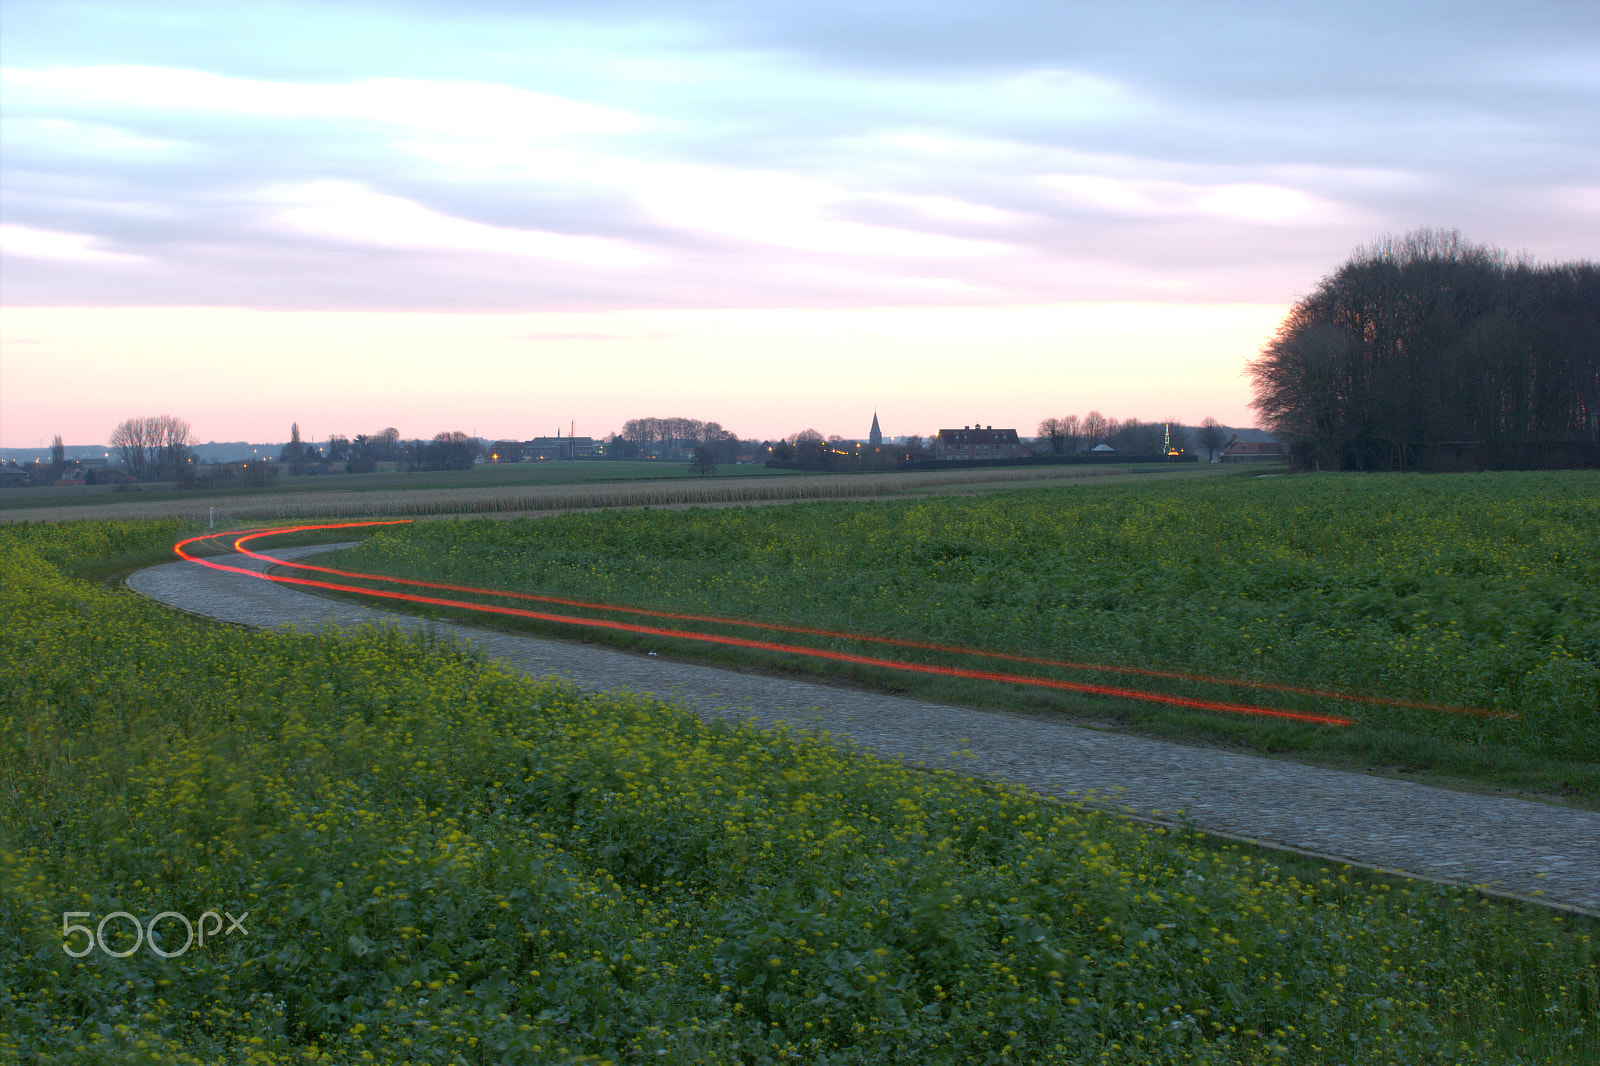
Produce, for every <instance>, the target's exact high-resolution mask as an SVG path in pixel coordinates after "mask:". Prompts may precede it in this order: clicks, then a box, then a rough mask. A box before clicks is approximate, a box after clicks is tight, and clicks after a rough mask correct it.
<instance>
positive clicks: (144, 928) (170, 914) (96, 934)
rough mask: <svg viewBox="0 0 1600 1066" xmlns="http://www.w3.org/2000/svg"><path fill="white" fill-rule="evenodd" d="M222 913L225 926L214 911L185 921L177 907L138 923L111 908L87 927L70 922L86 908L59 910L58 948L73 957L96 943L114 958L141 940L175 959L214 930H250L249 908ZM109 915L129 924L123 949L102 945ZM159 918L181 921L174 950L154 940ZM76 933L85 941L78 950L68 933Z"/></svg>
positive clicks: (124, 955)
mask: <svg viewBox="0 0 1600 1066" xmlns="http://www.w3.org/2000/svg"><path fill="white" fill-rule="evenodd" d="M222 914H227V915H228V927H227V928H226V929H224V928H223V927H222V915H220V914H218V913H217V912H216V911H206V912H205V913H204V914H202V915H200V920H199V921H198V922H191V921H189V919H188V918H186V917H184V916H183V915H181V914H179V913H178V912H177V911H162V912H161V913H160V914H158V915H156V916H155V917H154V918H151V919H150V921H148V922H146V923H144V924H140V922H139V919H137V918H135V917H134V916H133V915H131V914H129V913H128V912H127V911H112V912H111V913H110V914H108V915H106V916H105V917H104V918H101V919H100V924H99V925H97V926H95V927H94V928H93V929H90V928H89V927H88V926H87V925H74V924H73V922H72V920H73V919H74V918H88V917H91V915H90V914H89V912H88V911H62V912H61V937H62V943H61V950H62V951H65V952H66V953H67V954H68V955H71V956H72V957H73V958H75V959H81V958H83V957H84V956H85V955H87V954H89V953H90V952H91V951H93V950H94V949H95V948H96V947H98V948H99V949H100V950H101V951H103V952H105V953H106V954H107V955H110V956H111V957H112V958H114V959H125V958H127V957H128V956H129V955H132V954H133V953H134V952H135V951H138V950H139V946H140V945H141V944H145V945H148V946H149V948H150V950H151V951H153V952H154V953H155V954H157V955H160V956H161V957H162V958H163V959H175V958H177V957H178V956H179V955H182V954H183V953H184V952H186V951H188V950H189V947H190V946H191V945H193V944H196V943H198V944H199V946H200V947H205V945H206V937H207V936H210V937H212V938H215V937H216V936H217V934H218V933H221V934H223V935H224V936H226V935H228V934H229V933H232V932H234V931H235V930H237V931H239V932H240V933H243V934H244V935H245V936H249V935H250V930H248V929H246V928H245V927H244V920H245V919H246V918H248V917H250V912H249V911H245V912H244V913H243V914H241V915H239V917H237V918H235V917H234V916H233V915H231V914H228V912H227V911H223V912H222ZM113 918H122V919H126V920H127V921H128V922H129V923H130V924H132V926H133V946H132V947H130V948H127V949H126V950H123V951H113V950H112V949H111V948H110V947H108V946H106V923H107V922H109V921H111V920H112V919H113ZM207 919H210V920H211V921H212V922H214V923H216V924H214V925H213V926H212V927H211V928H210V929H209V930H207V929H206V920H207ZM163 920H168V925H169V927H170V926H171V925H172V923H174V922H181V923H182V924H183V930H184V941H183V947H181V948H179V949H178V950H176V951H167V950H166V949H165V948H163V947H162V946H161V945H160V944H158V943H157V941H158V940H160V939H162V938H160V937H157V935H156V925H157V924H158V923H160V922H161V921H163ZM197 930H198V933H199V936H198V938H197V937H196V935H195V934H196V932H197ZM112 931H113V932H115V931H116V927H113V930H112ZM76 933H82V934H83V935H84V939H85V943H84V945H83V948H82V949H81V950H76V951H75V950H73V947H72V937H73V935H74V934H76Z"/></svg>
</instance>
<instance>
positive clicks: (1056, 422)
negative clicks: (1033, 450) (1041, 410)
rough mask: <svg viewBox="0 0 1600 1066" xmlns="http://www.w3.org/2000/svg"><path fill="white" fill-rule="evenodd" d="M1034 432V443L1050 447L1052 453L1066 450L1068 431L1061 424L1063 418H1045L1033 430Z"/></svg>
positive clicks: (1061, 452) (1058, 453)
mask: <svg viewBox="0 0 1600 1066" xmlns="http://www.w3.org/2000/svg"><path fill="white" fill-rule="evenodd" d="M1033 434H1034V443H1035V444H1036V445H1039V446H1046V447H1048V448H1049V449H1050V453H1051V454H1052V455H1061V454H1064V453H1065V452H1066V450H1067V433H1066V427H1065V426H1063V425H1062V424H1061V419H1059V418H1047V419H1045V420H1044V421H1042V422H1040V423H1039V427H1038V428H1037V429H1035V430H1034V431H1033Z"/></svg>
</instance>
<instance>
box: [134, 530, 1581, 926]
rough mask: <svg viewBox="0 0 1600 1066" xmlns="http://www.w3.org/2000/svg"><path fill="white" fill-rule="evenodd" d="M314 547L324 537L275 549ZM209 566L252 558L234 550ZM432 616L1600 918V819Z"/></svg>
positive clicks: (757, 709) (148, 581) (582, 668)
mask: <svg viewBox="0 0 1600 1066" xmlns="http://www.w3.org/2000/svg"><path fill="white" fill-rule="evenodd" d="M320 550H326V549H325V548H309V549H288V550H285V551H281V552H273V553H271V554H273V555H277V556H279V557H290V556H294V555H299V554H308V553H310V552H314V551H320ZM218 561H225V562H228V563H229V564H230V565H248V566H254V565H255V564H254V563H253V561H251V560H248V559H246V558H245V557H243V556H235V557H229V558H227V559H219V560H218ZM128 585H129V586H130V587H131V588H133V589H135V590H136V591H138V592H140V593H142V594H144V595H146V596H149V597H151V598H152V599H155V600H159V601H162V602H164V603H168V604H171V605H172V606H175V607H178V608H180V609H182V610H185V611H188V612H190V613H193V614H199V615H205V616H208V617H211V618H216V619H220V620H223V621H228V622H235V623H239V624H243V625H249V626H257V627H276V626H284V625H290V626H297V627H302V628H316V627H321V626H325V625H329V624H332V625H335V626H341V627H352V626H359V625H367V624H373V623H383V624H390V625H394V626H398V627H402V628H406V629H412V628H415V627H418V626H427V625H429V623H426V622H420V621H419V620H417V619H414V618H409V617H406V616H404V615H396V614H392V613H390V612H387V611H381V610H377V609H374V608H367V607H360V606H354V605H350V604H342V603H336V602H333V601H330V600H325V599H322V598H320V597H315V596H310V595H307V594H305V593H302V592H298V591H295V590H294V589H292V588H289V587H287V586H284V585H279V584H274V583H272V582H270V581H265V580H262V579H259V578H253V577H246V576H243V575H240V574H232V573H227V572H222V571H216V570H212V569H209V568H206V567H202V566H197V565H195V564H193V563H172V564H168V565H165V566H158V567H153V568H151V569H148V570H142V571H140V572H138V573H136V574H134V575H133V576H132V577H130V578H129V579H128ZM433 628H435V629H437V631H438V632H439V633H440V634H441V635H445V634H449V635H451V636H454V637H456V638H458V639H461V640H464V641H469V642H471V643H472V644H474V645H476V646H478V647H479V648H481V649H482V650H483V652H484V653H485V654H486V655H488V656H490V657H491V658H495V659H499V660H501V661H503V662H505V663H507V664H509V665H512V666H515V667H516V668H518V669H520V670H522V671H523V672H525V673H527V674H530V675H532V676H535V677H545V676H548V675H551V674H555V675H557V676H560V677H561V678H563V679H566V680H569V681H572V682H576V683H578V684H581V685H584V686H586V687H590V688H596V689H629V690H632V691H634V692H639V693H651V694H655V695H657V696H661V697H666V698H670V699H674V700H676V701H678V702H681V703H683V704H685V705H686V706H689V707H691V708H692V709H694V710H695V711H696V713H699V714H701V715H704V716H708V717H711V716H720V717H737V718H744V719H753V720H755V721H757V722H759V723H761V724H763V725H771V724H773V723H776V722H779V721H787V722H790V723H794V724H796V725H800V726H804V727H807V728H811V729H816V730H826V731H827V732H829V733H831V734H832V735H833V736H834V737H836V738H840V739H847V740H849V741H851V742H853V743H854V744H856V745H858V746H860V747H861V748H863V749H865V750H868V751H871V752H874V753H876V754H879V755H883V756H889V757H894V758H900V759H905V760H908V761H912V762H922V763H926V764H928V765H930V766H940V767H946V768H949V769H953V770H958V771H960V772H962V773H966V774H971V775H974V776H981V777H987V778H992V779H996V780H1002V781H1011V782H1017V783H1020V784H1023V785H1026V786H1027V787H1028V788H1030V789H1033V790H1035V791H1037V792H1040V793H1043V794H1046V795H1049V796H1055V797H1061V798H1074V797H1081V796H1082V795H1083V794H1084V793H1088V792H1091V791H1092V792H1095V793H1096V794H1097V795H1099V796H1102V797H1105V796H1115V797H1116V801H1115V802H1116V805H1117V806H1120V807H1125V808H1128V809H1131V811H1132V812H1134V813H1135V814H1138V815H1141V816H1146V817H1151V816H1153V817H1158V818H1173V817H1175V816H1176V815H1177V814H1178V812H1179V811H1183V812H1186V815H1187V817H1188V818H1189V820H1190V821H1192V822H1193V823H1194V824H1195V825H1196V826H1198V827H1200V828H1203V829H1207V830H1211V831H1214V832H1219V833H1224V834H1228V835H1232V836H1237V837H1244V838H1247V839H1250V840H1255V841H1259V842H1261V843H1265V844H1270V845H1274V846H1282V847H1288V848H1292V849H1295V850H1299V851H1304V852H1310V853H1314V854H1320V855H1325V856H1332V857H1337V858H1341V859H1344V860H1347V861H1351V862H1356V863H1361V864H1365V865H1368V866H1377V867H1382V868H1384V869H1388V870H1398V871H1403V872H1406V873H1409V874H1413V875H1416V876H1420V877H1427V878H1432V879H1435V880H1442V881H1451V882H1456V883H1462V884H1471V885H1484V886H1486V887H1488V888H1489V889H1490V890H1492V891H1497V892H1501V893H1505V894H1508V895H1514V896H1522V897H1534V896H1536V895H1542V898H1543V899H1545V900H1548V901H1551V902H1557V903H1560V904H1563V905H1566V906H1569V907H1572V908H1575V909H1578V910H1582V911H1585V912H1588V913H1590V914H1594V915H1597V916H1600V813H1594V812H1589V811H1581V810H1572V809H1567V808H1562V807H1555V806H1549V805H1546V804H1541V803H1533V802H1528V801H1524V800H1517V799H1507V798H1503V797H1496V796H1486V795H1477V794H1473V793H1465V792H1456V791H1452V790H1449V789H1443V788H1435V787H1431V786H1428V785H1419V784H1415V783H1412V782H1407V781H1397V780H1392V779H1388V778H1382V777H1372V776H1367V775H1364V774H1356V773H1348V772H1344V771H1339V770H1325V769H1320V768H1317V767H1312V766H1303V765H1300V764H1298V763H1291V762H1283V761H1280V760H1276V759H1267V758H1261V757H1258V756H1252V755H1241V754H1232V753H1227V752H1219V751H1215V750H1212V749H1202V748H1193V747H1187V746H1184V745H1181V744H1174V743H1169V742H1165V741H1160V740H1152V739H1148V738H1144V737H1137V736H1130V735H1126V734H1122V733H1114V732H1108V731H1103V730H1097V729H1089V728H1084V727H1081V726H1074V725H1066V724H1063V723H1061V722H1057V721H1050V720H1045V719H1042V718H1035V717H1029V716H1026V715H1018V714H1009V713H1003V712H989V711H983V710H977V709H973V708H970V707H951V706H944V705H940V704H934V703H925V702H922V701H919V700H911V699H903V698H898V697H894V696H884V695H878V694H875V693H869V692H860V691H856V690H853V689H848V688H842V687H833V686H830V685H823V684H816V683H811V682H803V681H791V680H784V679H780V678H769V677H762V676H759V675H753V674H743V673H737V672H733V671H728V670H721V669H717V668H714V667H708V666H698V665H692V664H686V663H676V662H671V661H668V660H665V659H661V658H656V657H649V656H644V655H637V654H630V653H626V652H620V651H614V650H611V649H608V648H598V647H593V646H589V645H584V644H578V643H568V642H564V641H552V640H541V639H537V638H531V637H519V636H511V635H505V634H498V633H489V632H483V631H479V630H473V629H467V628H463V627H457V626H451V625H444V624H434V625H433Z"/></svg>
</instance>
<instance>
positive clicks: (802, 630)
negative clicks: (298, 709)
mask: <svg viewBox="0 0 1600 1066" xmlns="http://www.w3.org/2000/svg"><path fill="white" fill-rule="evenodd" d="M409 521H410V519H396V520H389V521H368V522H341V523H326V524H318V525H303V526H292V527H285V528H280V529H261V530H250V531H246V532H244V533H227V534H221V533H208V534H204V535H201V536H197V537H189V538H187V539H185V540H182V541H179V542H178V543H177V544H175V545H174V546H173V551H174V552H175V553H176V554H177V555H178V556H179V557H180V558H183V559H186V560H188V561H190V562H195V563H199V564H200V565H202V566H208V567H211V568H212V569H216V570H227V571H231V572H233V573H239V574H247V575H249V576H251V577H257V578H261V579H263V580H267V581H274V582H278V583H281V584H289V585H300V586H305V587H311V588H321V589H327V590H330V591H337V592H349V593H354V594H357V595H363V596H372V597H375V598H380V599H387V600H400V601H404V602H410V603H419V604H428V605H430V606H436V607H448V608H451V609H459V610H467V611H476V612H479V613H484V614H496V615H504V616H511V617H520V618H527V619H531V620H537V621H543V622H554V623H558V624H561V625H576V626H585V627H589V628H597V629H608V630H612V631H619V632H628V633H636V634H640V635H649V636H659V637H667V638H671V639H677V640H693V641H700V642H704V643H712V644H722V645H727V646H732V647H744V648H753V649H759V650H764V651H776V652H782V653H785V654H793V655H804V656H810V657H812V658H820V659H827V660H830V661H835V662H848V663H855V664H859V665H865V666H874V667H883V668H887V669H892V670H900V671H906V672H911V673H923V674H935V675H941V676H947V677H961V678H969V679H975V680H983V681H998V682H1002V683H1006V684H1020V685H1029V686H1034V687H1039V688H1051V689H1060V690H1065V691H1071V692H1082V693H1087V694H1092V695H1099V696H1110V697H1116V698H1121V699H1132V700H1139V701H1143V702H1150V703H1160V704H1167V705H1173V706H1181V707H1189V708H1193V709H1197V710H1210V711H1223V712H1226V713H1230V714H1248V715H1257V716H1263V717H1272V718H1287V719H1293V720H1296V721H1305V722H1315V723H1318V724H1325V725H1340V726H1349V725H1354V724H1355V721H1354V720H1353V719H1350V718H1345V717H1342V716H1337V715H1322V714H1311V713H1306V712H1300V711H1291V710H1287V709H1284V708H1278V707H1261V706H1255V705H1250V704H1241V703H1232V702H1226V701H1217V700H1202V699H1194V698H1191V697H1185V696H1172V695H1167V694H1164V693H1157V692H1148V691H1145V690H1141V689H1132V688H1125V687H1122V686H1116V685H1097V684H1092V683H1088V682H1077V681H1065V680H1061V679H1057V678H1043V677H1034V676H1030V675H1026V674H1014V673H1003V672H999V671H992V670H971V669H967V668H964V667H954V666H938V665H932V664H927V663H910V662H905V661H903V660H897V659H885V658H880V657H877V656H867V655H857V654H853V653H849V652H840V651H832V650H828V649H822V648H812V647H806V646H803V645H795V644H784V643H778V642H774V641H767V640H755V639H751V638H747V637H733V636H725V635H718V634H710V633H700V632H695V631H692V630H683V629H670V628H666V627H662V626H651V625H640V624H635V623H629V622H619V621H614V620H610V619H604V618H592V617H584V616H576V615H567V614H554V613H550V612H545V611H535V610H529V609H526V608H518V607H506V606H496V605H492V604H483V603H474V602H468V601H464V600H455V599H446V598H442V597H437V596H427V595H416V594H408V593H403V592H393V591H385V590H379V589H369V588H360V587H356V586H350V585H340V584H334V583H331V582H327V581H319V580H314V579H310V578H297V577H288V576H274V575H268V574H266V573H263V572H261V571H258V570H248V569H245V568H243V567H236V566H229V565H226V564H223V563H216V562H212V561H210V560H208V559H204V558H199V557H196V556H193V555H190V554H189V553H188V552H186V551H185V550H184V548H185V547H186V546H187V545H190V544H195V543H198V542H202V541H208V540H215V539H218V538H222V537H232V538H233V549H234V550H235V551H236V552H238V553H239V554H241V555H245V556H247V557H249V558H252V559H256V560H258V561H262V562H266V563H270V564H273V565H276V566H282V567H286V568H290V569H295V570H303V571H308V572H313V573H320V574H327V575H329V576H333V577H343V578H350V579H354V580H361V581H375V582H380V583H384V584H392V585H404V586H408V587H411V588H425V589H432V590H435V591H440V592H457V593H466V594H470V595H477V596H491V597H497V598H503V599H511V600H523V601H528V602H535V603H547V604H553V605H557V606H561V607H570V608H574V609H578V610H589V611H607V612H615V613H625V614H632V615H637V616H644V617H652V618H663V619H672V620H677V621H685V622H701V623H708V624H715V625H725V626H734V627H739V628H745V629H759V630H766V631H771V632H788V633H796V634H802V635H806V636H819V637H826V638H831V639H839V640H849V641H854V642H859V643H867V644H879V645H886V646H894V647H903V648H913V649H917V650H922V651H933V652H939V653H944V654H950V655H963V656H972V657H981V658H987V659H995V660H1002V661H1008V662H1017V663H1024V664H1028V665H1034V666H1043V667H1048V668H1053V669H1065V670H1079V671H1094V672H1104V673H1118V674H1128V675H1137V676H1144V677H1152V678H1165V679H1171V680H1182V681H1191V682H1197V683H1202V684H1212V685H1227V686H1233V687H1238V688H1252V689H1257V690H1264V691H1274V692H1283V693H1287V694H1294V695H1301V696H1311V697H1316V698H1321V699H1332V700H1340V701H1345V702H1360V703H1372V704H1381V705H1386V706H1393V707H1403V708H1411V709H1421V710H1433V711H1445V712H1450V713H1456V714H1470V715H1478V716H1484V717H1494V718H1513V717H1515V716H1514V715H1509V714H1505V713H1503V712H1497V711H1488V710H1483V709H1480V708H1475V707H1461V706H1454V705H1449V704H1436V703H1425V702H1421V701H1415V700H1399V699H1391V698H1387V697H1381V696H1364V695H1359V694H1353V693H1341V692H1333V691H1329V690H1325V689H1314V688H1304V687H1299V686H1294V685H1280V684H1274V683H1271V682H1265V681H1249V680H1240V679H1230V678H1221V677H1212V676H1209V675H1204V674H1189V673H1181V672H1178V671H1169V670H1152V669H1146V668H1141V667H1132V666H1115V665H1107V664H1096V663H1078V662H1071V661H1066V660H1056V659H1045V658H1039V657H1035V656H1028V655H1017V654H1012V653H1008V652H997V651H988V650H984V649H981V648H963V647H957V646H953V645H947V644H937V643H932V642H926V641H915V640H906V639H902V638H896V637H877V636H869V635H866V634H860V633H850V632H845V631H840V630H830V629H820V628H814V627H809V626H795V625H784V624H780V623H774V622H758V621H747V620H743V619H737V618H726V617H720V616H717V615H703V614H692V613H685V612H672V611H658V610H650V609H647V608H642V607H626V606H619V605H616V604H606V603H595V602H589V601H584V600H572V599H564V598H561V597H557V596H542V595H538V594H535V593H523V592H510V591H506V590H502V589H486V588H478V587H474V586H470V585H454V584H449V583H446V582H432V581H421V580H417V579H413V578H401V577H389V576H386V575H383V574H369V573H363V572H360V571H351V570H339V569H335V568H332V567H325V566H315V565H312V564H309V563H297V562H288V561H284V560H281V559H274V558H272V557H271V556H268V555H264V554H262V553H260V552H256V551H252V550H250V549H249V548H247V547H245V544H246V543H247V542H249V541H252V540H256V539H258V538H261V537H267V536H279V535H282V534H287V533H297V532H304V531H308V530H324V529H359V528H368V527H372V526H385V525H403V524H406V523H407V522H409Z"/></svg>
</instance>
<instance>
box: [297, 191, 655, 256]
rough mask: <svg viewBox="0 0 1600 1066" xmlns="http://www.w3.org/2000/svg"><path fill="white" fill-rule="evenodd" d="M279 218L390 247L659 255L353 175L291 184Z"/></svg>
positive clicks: (331, 234) (517, 253) (316, 232)
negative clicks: (366, 183) (454, 206)
mask: <svg viewBox="0 0 1600 1066" xmlns="http://www.w3.org/2000/svg"><path fill="white" fill-rule="evenodd" d="M281 198H282V199H283V200H284V201H285V204H286V206H284V207H282V208H280V209H279V210H278V211H277V213H276V214H277V218H278V219H280V220H282V221H283V222H284V223H286V224H287V225H289V226H291V227H293V228H296V229H299V230H303V231H305V232H306V233H309V234H312V235H315V236H318V237H324V238H331V239H334V240H342V241H352V242H355V243H359V244H370V245H376V246H380V247H390V248H416V249H426V250H431V251H443V252H486V253H489V254H492V255H509V256H526V257H530V258H534V259H551V260H557V261H560V262H566V263H577V264H582V265H584V266H595V267H641V266H646V265H648V264H651V263H654V262H655V261H656V259H657V257H656V256H654V255H652V254H650V253H649V252H646V251H644V250H642V249H638V248H635V247H632V246H630V245H628V244H626V243H624V242H622V241H614V240H608V239H606V238H603V237H585V236H572V235H569V234H563V233H550V232H546V231H541V230H530V229H510V228H505V227H500V226H490V225H486V224H484V223H482V222H472V221H469V220H467V219H462V218H453V217H451V216H449V215H446V214H443V213H441V212H438V211H434V210H432V209H430V208H427V207H424V206H423V205H421V204H418V203H414V202H413V201H411V200H407V199H404V198H402V197H398V196H388V195H384V194H382V193H377V192H373V191H372V190H370V189H366V188H363V187H362V186H360V185H356V184H354V183H351V182H338V181H319V182H310V183H308V184H305V185H301V186H298V187H295V188H292V189H288V190H285V191H284V193H283V194H282V196H281Z"/></svg>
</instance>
